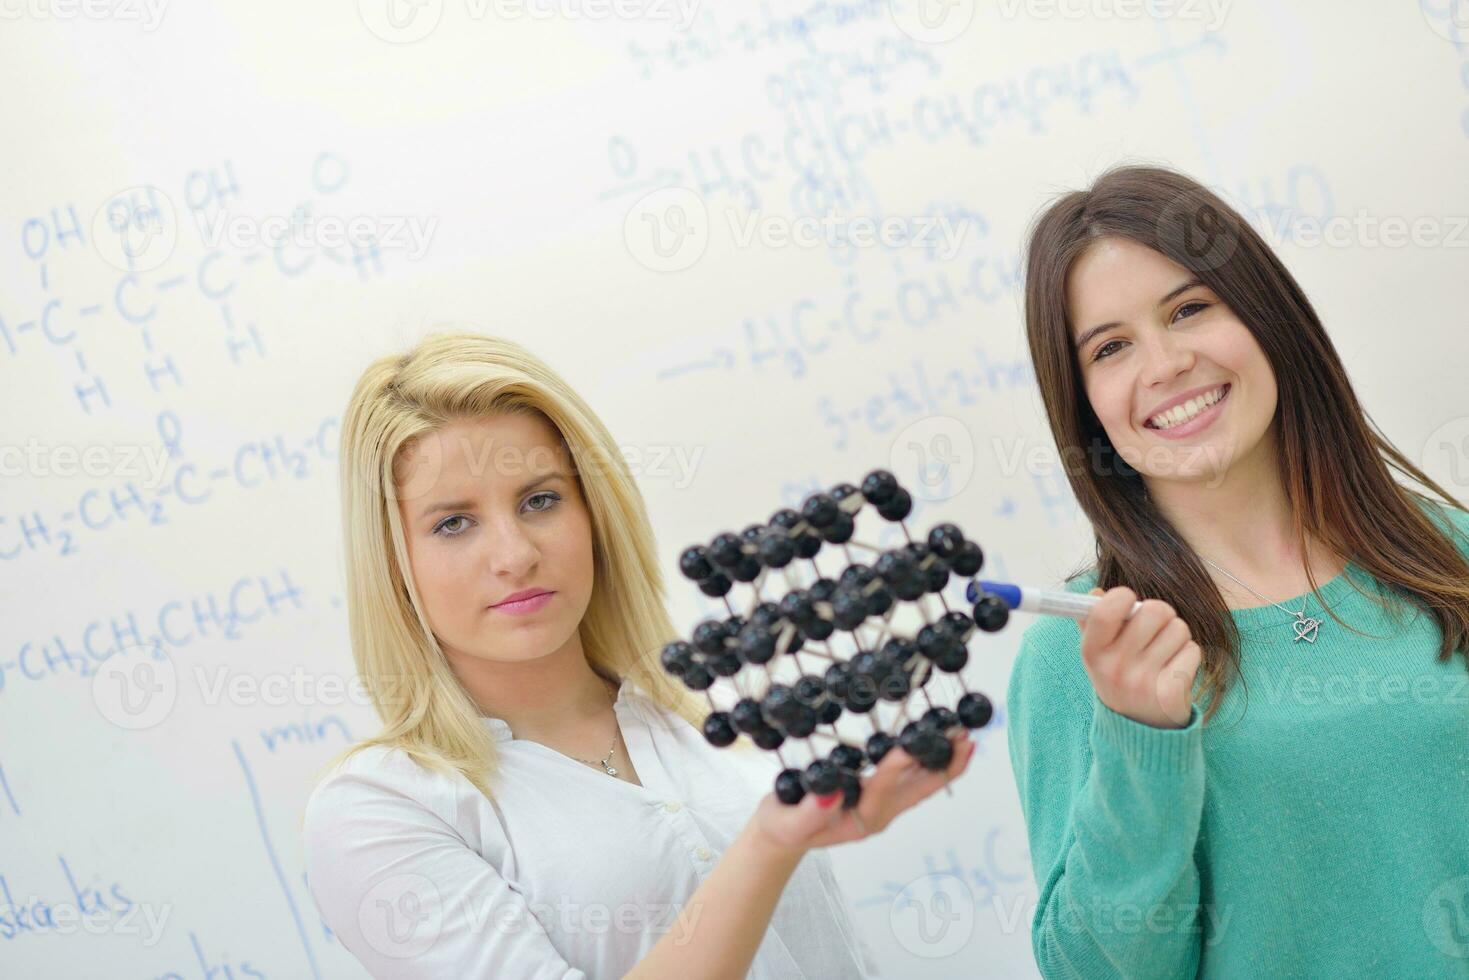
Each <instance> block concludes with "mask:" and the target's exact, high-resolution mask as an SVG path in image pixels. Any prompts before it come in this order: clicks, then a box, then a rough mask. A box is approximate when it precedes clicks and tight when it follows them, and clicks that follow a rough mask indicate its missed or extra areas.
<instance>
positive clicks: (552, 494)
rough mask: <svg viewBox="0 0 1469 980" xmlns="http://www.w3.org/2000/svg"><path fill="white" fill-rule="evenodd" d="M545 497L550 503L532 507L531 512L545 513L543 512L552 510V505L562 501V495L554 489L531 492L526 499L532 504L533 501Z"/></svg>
mask: <svg viewBox="0 0 1469 980" xmlns="http://www.w3.org/2000/svg"><path fill="white" fill-rule="evenodd" d="M543 498H544V499H545V500H547V501H548V503H547V504H546V505H545V506H544V507H531V509H530V510H531V513H533V514H543V513H545V512H546V511H548V510H550V509H551V508H552V507H555V506H556V504H557V503H559V502H560V500H561V495H560V494H559V493H557V492H556V491H554V490H542V491H541V492H540V493H533V494H531V495H530V496H529V497H527V498H526V499H525V502H526V503H527V504H530V503H531V502H532V501H536V500H541V499H543Z"/></svg>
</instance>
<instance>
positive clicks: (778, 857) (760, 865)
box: [627, 826, 805, 980]
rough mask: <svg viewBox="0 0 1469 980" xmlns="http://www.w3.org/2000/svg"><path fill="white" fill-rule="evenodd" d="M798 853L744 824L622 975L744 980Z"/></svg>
mask: <svg viewBox="0 0 1469 980" xmlns="http://www.w3.org/2000/svg"><path fill="white" fill-rule="evenodd" d="M804 853H805V852H804V851H800V852H793V851H789V850H786V849H783V848H780V847H777V846H775V845H774V844H773V843H771V842H769V841H767V840H766V839H765V838H763V837H761V836H760V834H759V831H757V830H755V829H754V828H753V827H751V826H746V827H745V829H744V830H742V831H741V832H740V834H739V836H738V837H736V838H735V839H734V841H733V843H731V844H730V846H729V849H728V850H726V851H725V853H724V856H723V857H722V858H720V861H719V863H718V864H717V865H715V867H714V870H713V871H711V872H710V873H709V877H708V878H706V879H704V883H703V884H702V885H700V886H699V887H698V888H697V889H695V891H694V894H693V895H692V896H690V898H689V900H688V902H687V903H686V904H685V905H684V907H683V910H682V911H681V912H680V913H679V915H678V918H677V919H676V920H675V921H674V923H673V926H672V927H671V928H670V929H669V931H668V932H667V933H666V934H665V935H664V936H663V938H662V939H660V940H658V942H657V943H655V944H654V945H653V948H652V949H651V950H649V951H648V955H647V956H645V957H643V959H642V960H640V961H639V962H638V964H637V966H636V967H634V968H633V969H632V971H631V972H629V973H628V974H627V976H628V977H630V978H632V980H716V978H725V977H734V978H739V977H744V976H745V975H746V974H748V973H749V970H750V964H751V962H752V961H753V960H754V958H755V951H756V950H757V949H759V948H760V941H761V940H762V939H763V938H764V936H765V930H766V929H768V928H769V926H770V917H771V916H772V915H773V914H774V913H775V906H776V903H777V902H779V900H780V896H781V893H782V892H783V891H784V890H785V886H786V883H787V882H788V881H789V880H790V877H791V874H792V873H794V872H795V870H796V867H797V865H799V864H800V861H801V858H802V856H804Z"/></svg>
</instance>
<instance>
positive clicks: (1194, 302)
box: [1175, 300, 1209, 316]
mask: <svg viewBox="0 0 1469 980" xmlns="http://www.w3.org/2000/svg"><path fill="white" fill-rule="evenodd" d="M1208 305H1209V304H1208V303H1201V302H1199V301H1198V300H1190V301H1189V302H1187V303H1184V304H1183V305H1182V306H1180V307H1179V308H1178V310H1177V313H1182V312H1183V311H1184V310H1186V309H1188V308H1189V307H1191V306H1197V307H1198V308H1199V309H1201V310H1202V309H1204V308H1206V307H1207V306H1208ZM1193 315H1194V314H1192V313H1190V314H1189V316H1193ZM1175 316H1176V314H1175Z"/></svg>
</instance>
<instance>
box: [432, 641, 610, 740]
mask: <svg viewBox="0 0 1469 980" xmlns="http://www.w3.org/2000/svg"><path fill="white" fill-rule="evenodd" d="M446 652H447V651H446ZM449 663H450V666H451V668H452V669H453V671H454V675H455V676H456V677H457V678H458V679H459V682H460V683H461V684H463V685H464V689H465V690H466V691H468V692H469V696H470V697H471V698H472V699H473V700H474V702H475V704H477V705H478V706H479V708H480V710H481V711H482V712H483V713H484V714H487V715H493V716H494V717H496V718H500V719H503V720H504V721H505V722H506V724H508V725H509V726H510V730H511V732H513V733H514V734H515V737H516V738H526V739H530V740H532V741H546V740H547V739H548V738H553V737H556V736H557V735H559V736H561V737H565V736H566V735H567V734H568V733H577V732H582V731H584V730H586V728H587V727H588V726H589V725H593V726H595V725H596V724H597V722H598V721H600V720H602V719H604V718H605V716H606V715H607V713H608V712H609V711H610V710H611V701H612V699H613V697H614V695H613V694H612V690H611V686H610V685H609V683H608V682H607V681H606V680H604V679H603V678H602V677H601V676H600V675H599V674H597V672H596V671H594V670H592V667H591V665H590V664H589V663H587V658H586V654H585V653H584V652H583V650H582V645H581V636H580V634H579V633H573V634H572V636H571V639H569V640H568V641H567V642H566V643H565V644H563V645H562V646H561V648H560V649H558V650H556V651H555V652H554V653H551V654H548V655H547V656H544V657H538V658H536V659H535V660H526V661H511V662H505V661H498V660H485V659H482V658H479V657H470V656H466V655H465V654H462V653H461V654H449Z"/></svg>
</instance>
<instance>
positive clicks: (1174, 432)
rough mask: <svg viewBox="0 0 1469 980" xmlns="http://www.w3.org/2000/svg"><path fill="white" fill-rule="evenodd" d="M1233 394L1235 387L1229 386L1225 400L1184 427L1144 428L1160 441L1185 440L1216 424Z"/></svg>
mask: <svg viewBox="0 0 1469 980" xmlns="http://www.w3.org/2000/svg"><path fill="white" fill-rule="evenodd" d="M1232 394H1234V386H1233V385H1229V386H1227V387H1226V388H1225V389H1224V397H1223V398H1221V399H1219V400H1218V401H1217V402H1215V403H1214V404H1212V405H1210V406H1209V407H1208V408H1206V409H1204V410H1203V411H1202V412H1200V413H1199V414H1198V415H1195V416H1194V417H1193V418H1191V419H1189V420H1188V421H1187V422H1185V423H1183V424H1182V425H1175V426H1173V427H1172V428H1169V429H1154V428H1150V427H1149V426H1143V428H1145V429H1147V430H1148V431H1149V432H1151V433H1152V434H1153V435H1155V436H1158V437H1159V438H1160V439H1183V438H1185V437H1187V436H1191V435H1193V434H1194V433H1195V432H1199V431H1200V430H1202V429H1206V428H1208V427H1209V426H1211V425H1213V424H1214V420H1215V419H1217V418H1218V417H1219V413H1220V412H1222V411H1224V406H1225V404H1226V403H1227V402H1228V401H1229V396H1230V395H1232Z"/></svg>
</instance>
